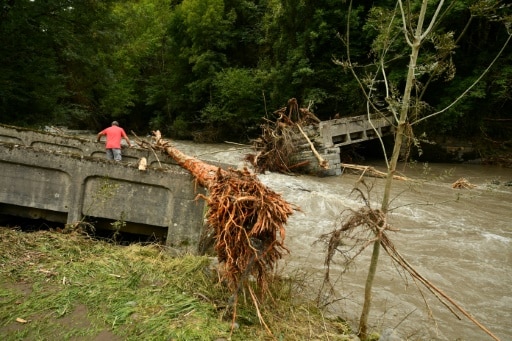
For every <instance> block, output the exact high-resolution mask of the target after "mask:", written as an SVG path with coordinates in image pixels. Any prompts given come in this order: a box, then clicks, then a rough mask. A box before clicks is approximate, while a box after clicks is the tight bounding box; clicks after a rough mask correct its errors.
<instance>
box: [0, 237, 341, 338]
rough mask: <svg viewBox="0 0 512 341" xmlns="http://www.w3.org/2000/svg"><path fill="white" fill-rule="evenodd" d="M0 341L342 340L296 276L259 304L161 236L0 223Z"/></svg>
mask: <svg viewBox="0 0 512 341" xmlns="http://www.w3.org/2000/svg"><path fill="white" fill-rule="evenodd" d="M0 250H1V251H0V335H2V336H3V340H57V339H58V340H348V336H347V335H348V334H349V333H350V332H351V331H350V328H349V327H348V326H347V324H346V323H344V322H343V321H342V320H341V319H334V320H331V319H327V318H325V317H324V316H323V314H322V311H320V310H319V309H317V308H316V306H315V304H314V302H311V301H309V300H308V299H306V298H305V297H304V296H303V290H302V289H301V288H302V283H300V280H298V279H292V280H284V279H280V278H276V279H275V281H273V282H272V287H271V291H272V298H270V297H268V298H266V299H265V300H263V302H261V304H260V309H261V313H262V317H263V319H264V321H265V323H266V324H267V325H268V326H269V328H270V330H271V332H272V335H271V334H270V333H269V332H267V331H266V330H265V328H264V327H263V326H262V325H261V324H260V323H259V320H258V316H257V312H256V311H255V309H254V306H253V304H252V302H251V300H250V298H247V299H246V300H244V299H243V298H242V299H240V300H239V305H238V308H237V316H238V319H237V321H236V322H237V323H236V328H234V329H233V330H232V329H231V313H227V311H226V303H227V302H228V300H229V297H230V293H229V292H227V290H226V289H225V287H224V286H223V285H222V283H221V282H220V281H219V279H218V275H217V273H216V271H215V269H214V267H212V265H211V263H212V262H211V259H210V258H208V257H202V256H194V255H182V256H179V257H172V256H171V255H170V253H169V252H167V250H166V248H165V247H164V246H161V245H156V244H155V245H140V244H132V245H130V246H119V245H115V244H112V243H107V242H104V241H97V240H92V239H91V238H89V237H88V236H86V235H82V234H79V233H76V232H72V233H67V234H64V233H59V232H54V231H53V232H52V231H39V232H32V233H25V232H21V231H17V230H13V229H8V228H0Z"/></svg>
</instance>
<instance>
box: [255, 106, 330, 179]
mask: <svg viewBox="0 0 512 341" xmlns="http://www.w3.org/2000/svg"><path fill="white" fill-rule="evenodd" d="M274 115H275V116H276V117H277V119H276V121H274V122H273V121H271V120H265V123H264V124H262V126H261V128H262V133H261V135H260V137H259V138H258V139H255V140H253V147H254V149H255V150H256V154H249V155H247V156H246V161H249V162H250V163H251V164H252V166H253V167H254V169H255V170H256V171H257V172H260V173H264V172H265V171H273V172H279V173H285V174H286V173H291V172H292V170H294V171H296V172H300V169H301V168H303V167H305V166H307V165H308V164H309V161H303V160H301V161H297V160H296V159H295V157H294V154H295V153H296V152H298V151H299V149H298V148H297V145H298V144H299V143H297V142H298V141H301V140H302V139H305V142H306V143H307V144H308V146H309V148H310V149H311V151H312V152H313V154H314V155H315V157H316V159H317V160H318V164H319V166H320V167H321V168H324V169H327V168H328V167H329V165H328V162H327V161H326V160H324V159H323V158H322V156H321V155H320V154H319V153H318V152H317V150H316V149H315V146H314V144H313V143H312V142H311V140H310V139H309V137H308V136H307V134H306V133H305V132H304V131H303V129H302V127H305V126H308V125H312V124H318V123H320V120H319V119H318V118H317V117H316V116H315V114H313V113H312V112H311V111H309V108H299V105H298V103H297V100H296V99H295V98H292V99H290V100H289V101H288V105H287V106H286V107H284V108H281V109H279V110H277V111H275V112H274ZM302 144H303V143H302Z"/></svg>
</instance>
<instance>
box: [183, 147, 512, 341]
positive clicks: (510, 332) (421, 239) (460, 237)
mask: <svg viewBox="0 0 512 341" xmlns="http://www.w3.org/2000/svg"><path fill="white" fill-rule="evenodd" d="M177 147H178V149H181V150H182V151H184V152H187V153H189V155H194V156H199V155H200V156H201V157H202V158H206V159H208V158H210V159H212V160H217V161H221V162H227V163H231V164H237V163H239V162H240V161H241V160H242V159H243V155H244V153H246V152H248V150H241V149H240V148H238V147H236V146H230V145H206V146H205V145H200V146H198V145H192V144H189V143H178V144H177ZM372 166H375V168H377V169H380V170H382V171H384V170H385V167H384V165H383V164H382V163H378V162H377V163H374V164H372ZM400 169H401V170H403V174H404V175H405V176H407V177H409V178H411V179H412V180H410V181H394V183H393V189H392V197H393V201H392V204H391V206H392V211H391V213H390V216H389V222H390V223H391V224H392V225H393V227H395V228H398V229H399V231H397V232H388V236H389V237H390V239H391V241H392V242H393V243H394V245H395V247H396V249H397V250H398V251H399V252H400V253H401V254H402V255H403V256H404V258H405V259H406V260H407V261H408V262H409V263H410V264H411V265H412V266H413V267H414V268H415V269H416V270H418V272H419V273H420V274H422V275H423V276H424V277H426V278H427V279H428V280H429V281H430V282H432V283H433V284H434V285H435V286H436V287H437V288H439V289H441V290H442V291H443V292H444V293H446V294H447V295H448V296H449V297H451V298H452V299H453V300H454V301H455V302H456V303H457V304H459V305H460V306H461V307H462V308H463V309H465V310H466V311H468V312H469V313H470V314H471V315H472V316H474V317H475V318H476V319H477V320H478V321H479V322H480V323H481V324H483V325H484V326H485V327H486V328H488V329H489V330H490V331H491V332H492V333H493V334H495V335H496V336H497V337H499V338H500V339H501V340H503V341H504V340H512V291H511V290H512V186H508V185H511V183H509V182H510V181H512V169H510V168H500V167H492V166H483V165H472V164H464V165H463V164H429V165H427V164H415V165H408V166H407V167H405V168H403V166H401V168H400ZM258 177H259V179H260V180H261V181H262V182H263V183H264V184H266V185H267V186H268V187H270V188H271V189H273V190H274V191H276V192H278V193H280V194H282V196H283V197H284V198H285V199H286V200H287V201H288V202H290V203H293V204H295V205H297V206H299V207H300V208H301V210H302V211H301V212H296V213H294V214H293V215H292V216H291V217H290V220H289V222H288V225H287V230H286V231H287V236H286V240H285V244H286V245H287V246H288V247H289V249H290V250H291V253H290V254H289V255H287V256H285V257H284V259H283V262H282V264H281V265H280V267H281V270H282V271H284V272H286V273H289V274H290V275H291V276H300V277H301V278H305V279H306V282H307V284H309V285H311V287H312V288H316V289H314V290H317V291H318V290H319V289H318V288H320V287H321V284H322V278H323V275H324V272H325V268H324V259H325V246H324V245H323V244H321V243H318V242H317V241H318V239H319V237H320V236H321V235H322V234H325V233H328V232H331V231H332V230H333V229H334V228H335V227H336V224H339V221H340V214H341V212H343V211H344V210H346V209H358V208H359V207H361V206H362V204H361V202H360V201H359V200H358V199H357V197H356V196H355V195H353V194H352V195H351V191H352V188H353V187H354V185H355V183H356V182H357V181H358V180H359V179H360V174H355V173H352V172H350V171H348V170H345V171H344V172H343V174H342V175H340V176H333V177H324V178H319V177H313V176H305V175H300V176H287V175H282V174H276V173H267V174H261V175H259V176H258ZM460 178H465V179H466V180H467V181H469V182H470V183H471V184H473V185H476V187H475V188H473V189H453V188H452V186H451V185H452V183H454V182H455V181H457V180H458V179H460ZM366 181H367V182H368V183H371V184H373V189H372V191H371V202H372V205H373V207H374V208H379V207H380V199H381V198H382V190H383V187H384V180H383V179H377V178H366ZM370 254H371V248H368V249H367V250H366V251H365V252H363V253H362V254H361V255H360V256H359V257H358V258H357V259H356V261H355V263H354V264H352V265H351V267H350V268H349V269H348V271H346V272H343V270H344V269H345V268H344V266H342V264H341V263H342V258H341V257H340V256H337V257H338V258H336V260H338V263H339V264H336V265H334V266H333V267H332V268H331V280H332V281H333V282H334V286H335V294H334V296H331V297H326V299H327V300H330V301H332V302H333V303H332V304H330V305H329V306H328V307H329V311H330V312H332V313H334V314H337V315H339V316H340V317H343V318H345V319H347V320H348V321H349V322H350V323H351V325H352V326H353V328H357V326H358V318H359V315H360V312H361V307H362V300H363V292H364V283H365V279H366V273H367V270H368V265H369V259H370ZM458 315H459V316H460V318H461V319H458V318H457V317H455V315H454V314H452V313H451V312H450V311H449V310H448V309H447V308H445V306H444V305H442V304H441V303H440V302H439V301H438V300H437V299H436V298H435V297H434V296H433V295H431V294H430V292H428V291H427V290H426V289H425V288H423V287H420V286H419V285H418V286H417V285H416V284H415V282H414V281H413V280H411V278H410V277H409V278H408V277H407V276H405V275H404V273H403V272H402V271H399V269H398V268H397V267H396V266H395V265H394V264H393V263H392V262H391V260H390V258H389V257H388V256H387V254H386V253H385V252H384V250H382V249H381V255H380V262H379V265H378V268H377V275H376V278H375V284H374V290H373V301H372V310H371V315H370V318H369V322H370V324H371V327H372V329H374V330H377V331H379V330H380V331H382V330H384V329H388V328H391V329H394V332H395V333H396V334H397V335H398V336H400V337H401V338H402V339H404V340H492V338H491V337H489V336H488V335H487V334H486V333H484V332H483V331H481V330H480V329H479V328H478V327H477V326H476V325H475V324H473V323H472V322H470V321H469V320H468V319H467V318H466V317H465V316H463V315H462V314H461V313H458Z"/></svg>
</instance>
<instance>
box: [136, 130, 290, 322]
mask: <svg viewBox="0 0 512 341" xmlns="http://www.w3.org/2000/svg"><path fill="white" fill-rule="evenodd" d="M153 134H154V136H153V138H152V143H151V144H150V145H149V144H147V143H146V144H144V143H141V146H145V147H149V148H152V149H155V150H161V151H164V152H166V153H167V154H168V155H169V156H171V157H172V158H173V159H174V160H175V161H176V162H177V163H178V164H179V165H180V166H181V167H183V168H185V169H187V170H188V171H190V172H191V173H192V175H193V176H194V178H195V179H196V181H197V182H198V183H199V184H200V185H201V186H204V187H206V188H207V189H208V192H209V195H208V196H207V197H206V196H203V195H198V197H199V198H203V199H205V200H206V203H207V205H208V211H207V223H208V226H207V228H208V229H209V231H208V232H209V233H208V234H209V235H213V236H214V240H215V244H214V250H215V251H216V254H217V257H218V260H219V263H221V264H223V266H224V269H223V270H224V271H223V272H221V274H220V275H221V280H223V281H225V282H226V283H227V286H228V288H229V289H230V291H231V292H232V297H231V299H230V302H229V307H231V308H232V309H233V325H234V322H235V319H236V306H237V302H238V294H239V292H240V291H241V290H242V289H244V290H245V289H246V290H248V291H249V293H250V294H251V297H252V298H253V303H254V305H255V307H256V309H257V311H258V316H259V317H260V322H261V323H262V324H263V325H265V322H264V321H263V319H262V317H261V315H260V314H259V308H258V300H257V299H256V295H255V294H254V288H253V287H252V285H251V284H250V281H249V280H250V279H254V280H255V283H256V290H257V293H259V297H260V299H261V298H263V297H265V295H266V294H268V295H270V294H269V292H268V289H269V282H270V281H271V280H272V275H273V272H274V269H275V266H276V262H277V261H278V260H279V259H280V258H281V257H282V256H283V255H284V254H286V253H289V250H288V248H287V247H286V246H285V245H284V240H285V236H286V231H285V225H286V223H287V220H288V217H289V216H290V215H291V214H292V213H293V211H294V210H299V208H297V207H293V206H292V205H291V204H289V203H288V202H286V201H285V200H284V199H283V198H282V197H281V196H280V195H279V194H277V193H276V192H274V191H272V190H271V189H269V188H267V187H266V186H265V185H264V184H262V183H261V182H260V181H259V180H258V179H257V177H256V175H254V174H252V173H251V172H250V171H249V170H247V169H246V168H244V169H243V170H233V169H231V168H230V169H228V170H224V169H222V168H220V167H216V166H213V165H210V164H207V163H205V162H203V161H201V160H198V159H196V158H194V157H191V156H188V155H186V154H184V153H182V152H181V151H179V150H178V149H176V148H174V147H173V146H172V144H171V142H169V141H166V140H164V139H162V137H161V134H160V132H159V131H155V132H153ZM265 327H266V328H267V330H268V331H269V332H270V330H269V329H268V327H267V326H266V325H265Z"/></svg>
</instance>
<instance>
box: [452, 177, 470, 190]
mask: <svg viewBox="0 0 512 341" xmlns="http://www.w3.org/2000/svg"><path fill="white" fill-rule="evenodd" d="M475 187H476V185H473V184H472V183H470V182H469V181H468V180H466V179H464V178H460V179H459V180H457V181H455V182H454V183H453V184H452V188H456V189H471V188H475Z"/></svg>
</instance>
